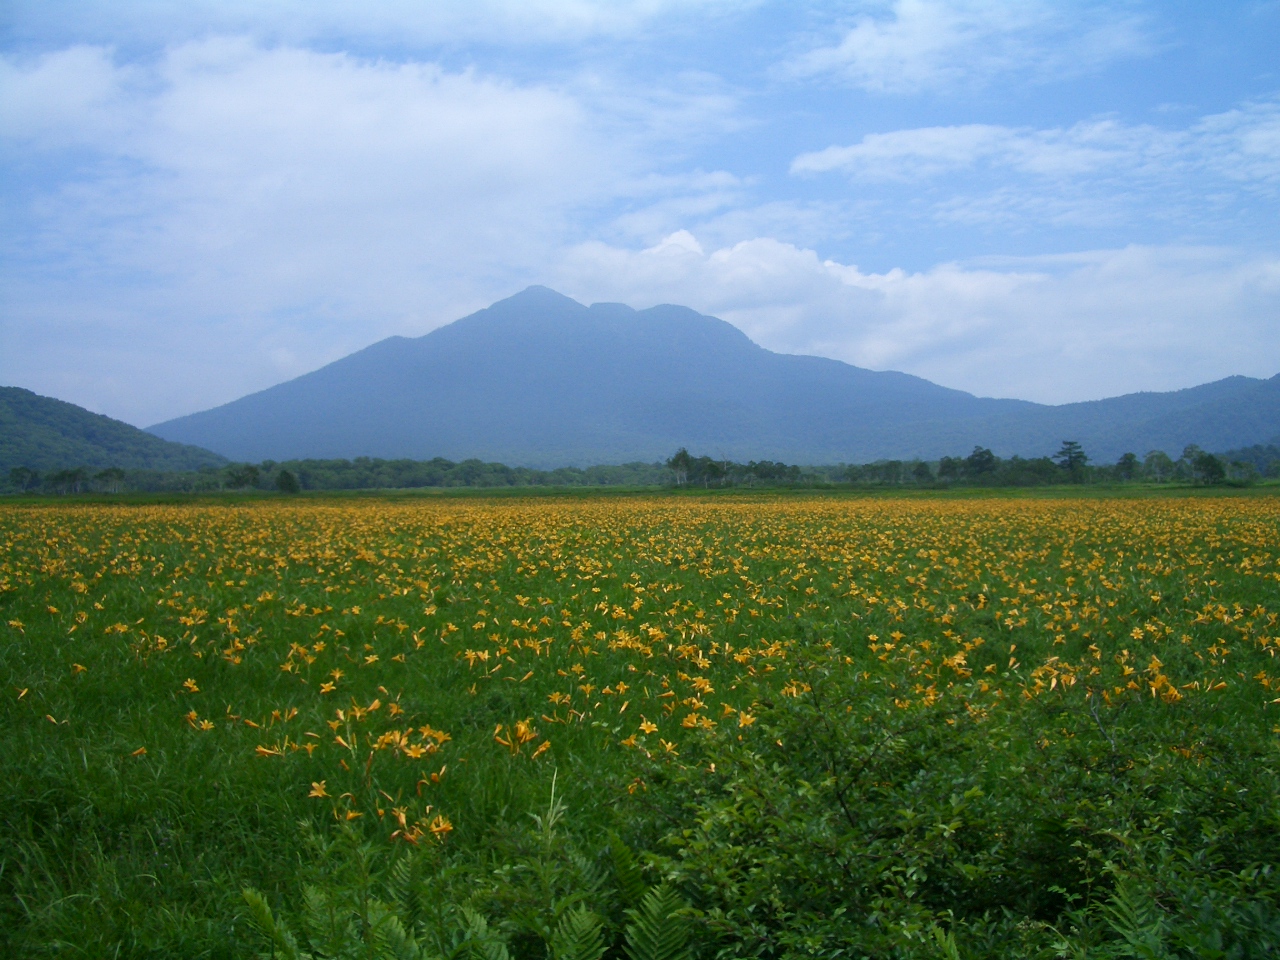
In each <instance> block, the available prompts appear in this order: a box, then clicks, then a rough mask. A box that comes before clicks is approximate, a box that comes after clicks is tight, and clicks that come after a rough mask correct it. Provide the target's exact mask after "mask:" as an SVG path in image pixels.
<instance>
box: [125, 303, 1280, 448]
mask: <svg viewBox="0 0 1280 960" xmlns="http://www.w3.org/2000/svg"><path fill="white" fill-rule="evenodd" d="M1271 383H1272V381H1258V380H1250V379H1248V378H1245V377H1235V378H1229V379H1228V380H1224V381H1220V382H1218V383H1216V384H1207V385H1205V386H1202V387H1196V388H1194V389H1192V390H1186V391H1178V392H1177V393H1173V394H1133V395H1130V396H1127V397H1118V398H1113V399H1110V400H1103V401H1097V402H1095V403H1091V404H1069V405H1066V406H1062V407H1049V406H1044V405H1040V404H1034V403H1028V402H1025V401H1020V400H992V399H983V398H979V397H975V396H973V395H972V394H968V393H965V392H963V391H960V390H951V389H948V388H946V387H941V386H938V385H937V384H934V383H930V382H929V381H927V380H923V379H920V378H919V377H913V376H909V375H907V374H903V373H892V372H875V371H870V370H864V369H861V368H859V367H854V366H851V365H849V364H846V363H841V362H839V361H835V360H827V359H822V358H819V357H803V356H791V355H786V354H776V353H772V352H770V351H768V350H765V349H764V348H762V347H760V346H757V345H756V344H754V343H752V342H751V340H749V339H748V338H747V337H746V336H745V335H744V334H742V333H741V332H740V331H739V330H737V329H736V328H735V327H733V326H731V325H730V324H728V323H725V322H724V321H722V320H717V319H715V318H712V317H706V316H702V315H700V314H698V313H695V312H694V311H692V310H689V309H688V308H685V307H677V306H670V305H664V306H658V307H653V308H651V309H648V310H640V311H637V310H632V309H631V308H629V307H626V306H623V305H621V304H609V303H599V304H594V305H592V306H590V307H586V306H583V305H582V304H579V303H577V302H575V301H573V300H571V299H569V298H568V297H564V296H561V295H560V294H558V293H555V292H554V291H551V290H548V289H546V288H544V287H530V288H529V289H528V290H525V291H524V292H523V293H520V294H517V295H516V296H514V297H511V298H509V299H507V300H503V301H499V302H498V303H496V304H494V305H493V306H491V307H489V308H487V309H485V310H481V311H478V312H477V313H474V314H472V315H471V316H469V317H464V318H463V319H461V320H458V321H457V322H455V323H452V324H449V325H448V326H445V327H441V328H439V329H438V330H435V331H432V332H431V333H429V334H427V335H426V336H423V337H418V338H416V339H408V338H404V337H391V338H389V339H387V340H383V341H381V342H379V343H375V344H373V345H372V346H370V347H368V348H366V349H364V350H362V351H359V352H358V353H355V354H352V355H351V356H348V357H345V358H343V359H342V360H339V361H337V362H335V363H332V364H330V365H328V366H327V367H324V368H322V369H320V370H316V371H314V372H312V373H309V374H306V375H305V376H302V377H299V378H297V379H295V380H291V381H289V382H287V383H283V384H279V385H277V386H275V387H271V388H270V389H267V390H263V391H261V392H260V393H255V394H252V395H250V396H247V397H242V398H241V399H239V400H236V401H233V402H232V403H229V404H226V405H224V406H221V407H218V408H215V409H213V410H207V411H204V412H202V413H196V414H192V415H190V416H187V417H181V418H179V419H176V420H171V421H168V422H166V423H161V424H157V425H156V426H154V427H151V428H149V429H150V430H151V431H152V432H153V433H155V434H157V435H158V436H161V437H164V438H166V439H169V440H175V441H181V442H185V443H195V444H199V445H200V446H204V447H208V448H209V449H213V450H217V451H219V452H220V453H223V454H225V455H226V456H229V457H231V458H233V459H240V460H261V459H267V458H270V459H278V460H283V459H289V458H295V457H354V456H376V457H388V458H390V457H412V458H419V459H426V458H430V457H435V456H442V457H447V458H449V459H451V460H460V459H464V458H467V457H479V458H481V459H486V460H499V461H502V462H505V463H509V464H513V465H525V466H534V467H555V466H562V465H567V464H587V463H602V462H621V461H627V460H653V459H658V458H665V457H667V456H669V455H670V454H671V453H672V451H674V450H675V449H676V448H677V447H679V446H687V447H689V448H690V449H691V450H696V451H698V452H705V453H709V454H712V455H714V456H724V457H729V458H732V459H736V460H748V459H765V458H767V459H778V460H786V461H788V462H792V463H797V462H799V463H823V462H827V463H832V462H840V461H844V462H866V461H871V460H875V459H879V458H909V457H916V456H919V457H930V458H931V457H937V456H941V455H944V454H954V453H966V452H968V451H969V450H970V449H972V447H973V446H974V445H976V444H982V445H983V446H989V447H991V448H992V449H994V450H995V451H996V452H997V453H999V454H1001V455H1010V454H1014V453H1017V454H1022V455H1024V456H1038V455H1044V454H1049V453H1053V452H1054V451H1055V450H1056V449H1057V446H1058V444H1059V443H1060V442H1061V441H1062V439H1064V438H1068V437H1069V438H1072V439H1078V440H1080V441H1081V442H1082V443H1084V444H1085V447H1086V450H1088V451H1089V453H1090V455H1091V456H1093V457H1094V458H1095V459H1114V457H1116V456H1118V455H1119V454H1120V453H1123V452H1124V451H1125V450H1128V449H1132V450H1135V451H1136V452H1138V453H1145V452H1146V450H1147V449H1150V448H1151V447H1152V446H1159V445H1164V446H1167V447H1168V448H1169V449H1170V450H1171V452H1175V453H1176V452H1177V451H1180V450H1181V449H1182V446H1183V445H1185V444H1186V443H1191V442H1194V443H1199V444H1200V445H1201V446H1204V447H1206V448H1221V447H1222V446H1224V444H1223V443H1222V442H1221V441H1220V440H1219V439H1218V438H1219V436H1222V437H1226V436H1230V440H1229V441H1228V442H1227V443H1226V444H1225V445H1228V446H1240V445H1243V444H1245V443H1252V442H1257V441H1258V440H1265V439H1269V438H1270V437H1272V436H1274V435H1275V434H1276V433H1277V432H1280V418H1276V417H1274V416H1273V414H1272V412H1271V407H1270V406H1268V405H1267V404H1268V403H1269V401H1266V397H1269V396H1270V394H1269V393H1267V392H1266V391H1267V389H1271V388H1267V387H1266V386H1265V385H1266V384H1271ZM1276 386H1280V381H1277V383H1276ZM1259 391H1261V393H1259ZM1273 392H1274V390H1273ZM1259 397H1262V399H1261V400H1259V399H1258V398H1259ZM1264 401H1265V402H1264ZM1251 405H1257V406H1258V410H1257V411H1256V416H1253V417H1252V419H1250V418H1249V417H1241V416H1237V415H1236V414H1235V413H1233V411H1235V410H1237V409H1239V408H1241V407H1251ZM1255 421H1256V422H1255ZM1268 423H1270V424H1271V426H1270V427H1267V426H1266V425H1267V424H1268ZM1255 431H1258V432H1257V433H1256V436H1255ZM1183 434H1186V435H1187V436H1186V439H1182V436H1183ZM1246 435H1247V436H1246ZM1157 437H1159V438H1164V439H1161V440H1160V442H1159V443H1156V442H1155V439H1154V438H1157ZM1167 438H1174V439H1167Z"/></svg>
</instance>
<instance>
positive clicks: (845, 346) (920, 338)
mask: <svg viewBox="0 0 1280 960" xmlns="http://www.w3.org/2000/svg"><path fill="white" fill-rule="evenodd" d="M561 277H562V282H563V285H564V288H565V290H566V292H569V293H571V294H573V295H575V296H578V297H579V298H581V299H585V300H592V299H599V300H622V301H626V302H631V303H634V304H636V305H637V306H643V305H647V304H652V303H657V302H664V301H668V302H675V303H687V304H689V305H691V306H694V307H695V308H697V309H699V310H701V311H703V312H705V313H708V314H712V315H715V316H719V317H722V318H723V319H726V320H729V321H730V322H732V323H734V324H735V325H737V326H738V327H740V328H741V329H742V330H743V331H745V332H746V333H747V334H748V335H750V336H751V337H753V338H754V339H755V340H756V341H757V342H759V343H761V344H763V345H765V346H767V347H770V348H772V349H775V350H780V351H783V352H787V353H806V354H817V355H821V356H830V357H837V358H840V359H843V360H846V361H848V362H850V363H855V364H858V365H861V366H866V367H871V368H874V369H894V370H905V371H907V372H909V373H914V374H917V375H919V376H924V377H927V378H929V379H931V380H934V381H936V382H938V383H943V384H947V385H949V386H954V387H960V388H963V389H966V390H970V391H972V392H974V393H977V394H979V395H983V396H1013V397H1021V398H1024V399H1032V400H1040V401H1043V402H1049V403H1060V402H1067V401H1073V400H1085V399H1094V398H1098V397H1104V396H1113V395H1116V394H1119V393H1126V392H1131V391H1135V390H1170V389H1177V388H1180V387H1185V386H1191V385H1193V384H1196V383H1202V382H1205V381H1209V380H1213V379H1217V378H1220V377H1224V376H1229V375H1231V374H1237V373H1246V374H1250V375H1254V376H1267V377H1269V376H1274V375H1275V374H1276V373H1277V372H1280V358H1278V357H1277V355H1276V353H1275V350H1274V347H1273V339H1274V338H1273V336H1272V334H1271V332H1270V327H1271V323H1272V321H1273V319H1274V317H1275V316H1276V315H1277V311H1280V259H1277V257H1275V256H1256V255H1248V254H1243V253H1240V252H1238V251H1233V250H1226V249H1216V248H1189V247H1126V248H1123V249H1115V250H1098V251H1091V252H1087V253H1079V254H1073V255H1070V256H1061V257H1024V258H1002V259H1000V260H992V261H989V262H985V263H944V264H940V265H938V266H936V267H933V268H930V269H928V270H923V271H915V272H911V271H905V270H890V271H887V272H885V273H872V272H867V271H864V270H860V269H859V268H858V267H857V266H854V265H851V264H843V263H839V262H837V261H834V260H824V259H822V258H820V257H819V256H818V255H817V254H816V253H815V252H814V251H813V250H809V249H804V248H802V247H798V246H795V245H792V244H788V243H783V242H780V241H778V240H774V239H770V238H758V239H754V240H749V241H744V242H741V243H737V244H734V245H732V246H729V247H723V248H719V249H710V250H707V249H704V248H703V245H702V244H701V243H700V242H699V241H698V239H697V238H696V237H694V236H693V235H692V234H690V233H688V232H687V231H684V232H680V233H676V234H673V235H672V236H670V237H667V238H666V239H664V240H663V241H662V242H660V243H658V244H656V245H654V246H652V247H649V248H646V249H643V250H627V249H622V248H618V247H611V246H607V245H605V244H601V243H590V244H583V245H581V246H579V247H578V248H576V249H575V250H574V251H573V252H572V253H571V255H570V256H569V257H568V258H567V259H566V261H565V263H564V265H563V267H562V268H561ZM1207 327H1212V329H1213V330H1214V336H1213V337H1211V338H1206V337H1205V329H1206V328H1207Z"/></svg>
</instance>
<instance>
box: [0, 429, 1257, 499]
mask: <svg viewBox="0 0 1280 960" xmlns="http://www.w3.org/2000/svg"><path fill="white" fill-rule="evenodd" d="M1263 478H1280V447H1276V446H1274V445H1267V446H1262V445H1258V446H1254V447H1247V448H1242V449H1241V450H1235V451H1230V452H1228V453H1225V454H1212V453H1208V452H1206V451H1204V450H1202V449H1200V448H1199V447H1197V446H1195V445H1194V444H1193V445H1190V446H1187V447H1186V448H1185V449H1184V450H1183V451H1182V455H1181V456H1180V457H1178V458H1177V459H1176V460H1175V459H1173V458H1172V457H1170V456H1169V455H1168V454H1166V453H1164V452H1163V451H1161V450H1153V451H1151V452H1149V453H1148V454H1146V456H1145V457H1142V458H1139V457H1138V456H1137V455H1136V454H1133V453H1126V454H1125V455H1124V456H1122V457H1120V459H1119V460H1117V461H1116V462H1115V463H1114V464H1099V463H1095V462H1093V461H1092V460H1091V459H1090V457H1089V456H1088V454H1087V453H1086V452H1085V450H1084V449H1083V448H1082V447H1081V445H1080V444H1079V443H1078V442H1076V441H1074V440H1068V441H1064V442H1063V444H1062V448H1061V449H1060V450H1059V451H1058V452H1057V453H1056V454H1055V455H1054V456H1052V457H1032V458H1024V457H1018V456H1014V457H1009V458H1002V457H999V456H996V454H995V453H993V452H992V451H991V450H990V449H988V448H986V447H982V446H977V447H974V449H973V451H972V452H971V453H969V454H968V455H967V456H955V457H942V458H941V459H939V460H919V459H916V460H877V461H875V462H874V463H863V464H835V465H828V466H808V467H803V466H798V465H796V464H787V463H781V462H778V461H774V460H752V461H748V462H747V463H737V462H734V461H731V460H727V459H723V458H713V457H709V456H705V455H704V456H694V455H692V454H691V453H690V452H689V451H688V450H687V449H685V448H683V447H682V448H681V449H680V450H678V451H676V453H675V454H674V455H673V456H672V457H670V458H669V459H668V460H666V461H665V462H664V463H642V462H635V463H624V464H618V465H601V466H594V467H561V468H559V469H556V470H536V469H533V468H530V467H509V466H507V465H506V464H502V463H486V462H485V461H482V460H477V459H471V460H463V461H461V462H454V461H452V460H446V459H444V458H442V457H437V458H435V459H433V460H382V459H378V458H373V457H357V458H355V459H353V460H289V461H285V462H276V461H273V460H265V461H263V462H261V463H257V464H252V463H233V464H229V465H227V466H225V467H222V468H217V467H204V468H202V469H200V470H194V471H170V472H166V471H157V470H124V469H121V468H119V467H109V468H107V469H105V470H98V471H92V470H89V469H87V468H84V467H75V468H67V469H61V470H53V471H49V472H46V473H44V474H41V473H39V472H38V471H36V470H33V469H30V468H28V467H15V468H13V469H12V470H10V471H9V474H8V477H7V480H8V484H7V487H8V489H7V491H6V492H8V493H18V494H52V495H66V494H77V493H108V494H110V493H122V492H125V491H133V492H144V493H145V492H149V493H161V492H183V493H212V492H215V491H219V490H232V491H234V490H242V491H248V490H262V491H267V490H270V491H277V492H279V493H282V494H295V493H299V492H301V491H303V490H379V489H383V490H392V489H394V490H405V489H417V488H431V487H441V488H458V487H470V488H488V489H493V488H502V487H606V486H629V487H668V486H674V487H703V488H706V489H710V488H719V487H772V486H787V487H797V486H799V487H804V486H832V485H858V486H924V487H946V486H979V487H1026V486H1043V485H1049V484H1060V483H1194V484H1222V483H1234V484H1248V483H1253V482H1256V481H1258V480H1260V479H1263Z"/></svg>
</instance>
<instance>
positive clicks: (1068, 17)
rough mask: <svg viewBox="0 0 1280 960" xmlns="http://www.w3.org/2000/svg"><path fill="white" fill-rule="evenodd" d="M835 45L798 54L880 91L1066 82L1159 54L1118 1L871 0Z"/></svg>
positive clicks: (809, 65) (802, 63)
mask: <svg viewBox="0 0 1280 960" xmlns="http://www.w3.org/2000/svg"><path fill="white" fill-rule="evenodd" d="M866 6H867V7H870V8H871V9H870V11H869V12H867V13H864V14H863V15H861V16H859V17H857V19H856V20H854V22H853V23H852V24H851V25H850V26H849V27H848V28H847V29H846V30H845V31H844V32H843V35H842V36H841V37H840V39H839V40H838V42H836V43H834V44H829V45H825V46H818V47H816V48H814V49H812V50H809V51H808V52H806V53H804V54H802V55H801V56H799V57H797V58H795V59H794V60H793V61H791V62H790V63H789V64H788V65H787V71H788V72H790V73H791V74H793V75H796V76H814V75H829V76H834V77H838V78H840V79H842V80H844V81H845V82H848V83H850V84H853V85H855V86H858V87H861V88H863V89H866V90H870V91H874V92H877V93H887V94H915V93H920V92H923V91H933V90H940V89H947V88H953V87H956V86H963V85H973V84H983V83H986V82H989V81H991V80H992V79H994V78H995V77H998V76H1002V75H1009V74H1020V75H1023V76H1029V77H1032V78H1037V79H1054V80H1056V79H1062V78H1063V77H1066V76H1073V75H1078V74H1080V73H1085V72H1089V71H1092V70H1094V69H1097V68H1098V67H1100V66H1103V65H1105V64H1107V63H1110V62H1112V61H1114V60H1117V59H1121V58H1127V57H1134V56H1140V55H1144V54H1146V53H1149V52H1150V51H1151V50H1152V48H1153V43H1152V40H1151V38H1150V35H1149V30H1148V27H1147V24H1146V23H1145V22H1144V20H1143V19H1142V18H1140V17H1138V16H1136V15H1134V14H1132V13H1129V12H1128V11H1126V10H1125V9H1124V8H1122V7H1118V6H1117V5H1114V4H1098V3H1075V2H1073V3H1065V2H1051V0H1021V2H1018V3H1006V2H1002V0H893V2H891V3H875V4H867V5H866Z"/></svg>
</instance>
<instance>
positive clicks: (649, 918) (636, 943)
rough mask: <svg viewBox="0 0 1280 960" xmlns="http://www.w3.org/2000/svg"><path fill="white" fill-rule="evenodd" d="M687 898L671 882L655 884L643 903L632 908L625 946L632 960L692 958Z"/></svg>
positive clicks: (682, 959)
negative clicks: (684, 914) (684, 913)
mask: <svg viewBox="0 0 1280 960" xmlns="http://www.w3.org/2000/svg"><path fill="white" fill-rule="evenodd" d="M686 909H687V907H686V905H685V902H684V901H683V900H682V899H681V898H680V894H678V893H677V892H676V891H675V890H674V889H673V888H672V887H671V886H669V885H668V884H665V883H664V884H662V885H661V886H658V887H654V888H653V889H652V890H650V891H649V892H648V893H647V894H645V896H644V899H643V900H641V901H640V906H639V907H638V908H637V909H634V910H628V911H627V916H628V917H630V918H631V922H630V923H628V924H627V930H626V936H625V943H624V946H623V950H624V951H625V952H626V955H627V956H628V957H629V958H630V960H689V958H690V957H691V956H692V954H691V953H690V951H689V925H688V922H687V921H686V920H685V918H684V916H683V915H682V913H683V911H684V910H686Z"/></svg>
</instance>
